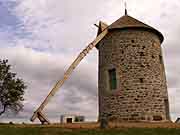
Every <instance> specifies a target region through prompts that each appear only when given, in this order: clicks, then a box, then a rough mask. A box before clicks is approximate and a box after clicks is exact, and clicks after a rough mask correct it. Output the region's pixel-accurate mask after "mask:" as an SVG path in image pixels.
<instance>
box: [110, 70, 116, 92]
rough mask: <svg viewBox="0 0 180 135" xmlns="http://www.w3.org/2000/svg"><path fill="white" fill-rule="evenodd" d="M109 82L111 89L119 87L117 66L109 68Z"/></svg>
mask: <svg viewBox="0 0 180 135" xmlns="http://www.w3.org/2000/svg"><path fill="white" fill-rule="evenodd" d="M109 84H110V89H116V88H117V80H116V69H115V68H113V69H110V70H109Z"/></svg>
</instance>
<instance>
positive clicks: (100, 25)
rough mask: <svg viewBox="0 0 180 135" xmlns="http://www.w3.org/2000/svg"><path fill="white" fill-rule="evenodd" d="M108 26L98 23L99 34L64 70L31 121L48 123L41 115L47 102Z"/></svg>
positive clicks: (106, 30) (102, 36) (94, 45)
mask: <svg viewBox="0 0 180 135" xmlns="http://www.w3.org/2000/svg"><path fill="white" fill-rule="evenodd" d="M107 28H108V25H107V24H105V23H103V22H100V23H99V30H98V32H99V31H101V33H100V34H99V35H98V36H97V37H96V39H95V40H94V41H93V42H91V43H90V44H89V45H88V46H87V47H86V48H85V49H84V50H83V51H82V52H81V53H80V54H79V55H78V57H77V58H76V59H75V60H74V62H73V63H72V64H71V65H70V67H69V68H68V69H67V70H66V72H65V73H64V76H63V78H62V79H61V80H59V81H57V83H56V84H55V86H54V87H53V89H52V90H51V91H50V92H49V94H48V96H47V97H46V98H45V100H44V101H43V102H42V103H41V105H40V106H39V108H38V109H37V110H36V111H35V112H34V114H33V116H32V117H31V119H30V120H31V121H34V120H35V119H36V118H37V117H38V118H39V120H40V121H41V123H42V124H43V123H48V124H49V123H50V122H49V121H48V120H47V118H45V116H44V115H43V114H42V112H41V111H42V110H43V109H44V107H45V106H46V105H47V103H48V102H49V100H50V99H51V98H52V97H53V96H54V95H55V93H56V92H57V91H58V90H59V88H60V87H61V86H62V85H63V84H64V82H65V81H66V80H67V79H68V78H69V76H70V75H71V73H72V72H73V70H74V69H75V68H76V67H77V66H78V64H79V63H80V62H81V60H82V59H83V58H84V57H85V56H86V55H87V54H88V53H89V51H90V50H92V49H93V48H94V47H96V45H97V44H98V43H99V42H100V41H101V40H102V39H103V38H104V37H105V36H106V34H107V33H108V29H107Z"/></svg>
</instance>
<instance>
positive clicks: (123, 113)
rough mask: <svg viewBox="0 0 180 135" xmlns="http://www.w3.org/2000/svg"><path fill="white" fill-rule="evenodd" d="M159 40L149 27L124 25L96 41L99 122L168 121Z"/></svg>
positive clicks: (167, 105) (167, 106)
mask: <svg viewBox="0 0 180 135" xmlns="http://www.w3.org/2000/svg"><path fill="white" fill-rule="evenodd" d="M161 42H162V41H161V39H160V37H159V35H158V34H157V33H155V32H154V31H153V30H152V31H151V30H148V29H142V28H131V27H127V28H124V29H112V30H110V31H109V33H108V35H106V37H105V38H104V39H103V40H102V41H101V42H100V43H99V44H98V50H99V75H98V77H99V80H98V89H99V120H100V121H101V120H103V119H106V120H108V121H118V122H121V121H128V122H129V121H148V122H150V121H162V122H164V121H169V120H170V117H169V101H168V93H167V85H166V77H165V69H164V64H163V57H162V51H161ZM112 69H115V72H116V81H117V87H116V89H112V88H111V87H110V76H109V70H112Z"/></svg>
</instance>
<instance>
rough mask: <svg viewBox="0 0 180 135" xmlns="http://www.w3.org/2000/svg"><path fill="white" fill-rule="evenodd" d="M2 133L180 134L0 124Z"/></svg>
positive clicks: (178, 133)
mask: <svg viewBox="0 0 180 135" xmlns="http://www.w3.org/2000/svg"><path fill="white" fill-rule="evenodd" d="M0 135H180V129H175V128H121V129H117V128H114V129H106V130H101V129H65V128H57V127H16V126H7V125H3V126H0Z"/></svg>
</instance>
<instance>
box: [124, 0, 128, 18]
mask: <svg viewBox="0 0 180 135" xmlns="http://www.w3.org/2000/svg"><path fill="white" fill-rule="evenodd" d="M124 6H125V15H127V3H126V1H125V2H124Z"/></svg>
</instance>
